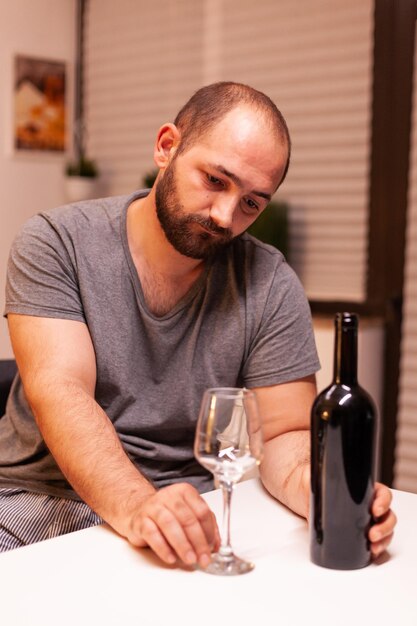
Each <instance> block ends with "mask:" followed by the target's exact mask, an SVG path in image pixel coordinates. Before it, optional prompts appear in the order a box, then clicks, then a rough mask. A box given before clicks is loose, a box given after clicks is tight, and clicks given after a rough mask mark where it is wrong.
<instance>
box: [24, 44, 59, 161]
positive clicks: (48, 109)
mask: <svg viewBox="0 0 417 626" xmlns="http://www.w3.org/2000/svg"><path fill="white" fill-rule="evenodd" d="M65 91H66V66H65V63H63V62H62V61H54V60H49V59H39V58H35V57H30V56H23V55H16V56H15V58H14V130H13V143H14V149H15V150H16V151H18V152H23V151H30V152H32V151H42V152H55V153H61V152H64V151H65V149H66V143H67V129H66V93H65Z"/></svg>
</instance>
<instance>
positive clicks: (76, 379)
mask: <svg viewBox="0 0 417 626" xmlns="http://www.w3.org/2000/svg"><path fill="white" fill-rule="evenodd" d="M289 157H290V139H289V135H288V130H287V127H286V125H285V121H284V119H283V118H282V115H281V114H280V112H279V111H278V109H277V108H276V107H275V105H274V104H273V103H272V102H271V101H270V100H269V98H267V97H266V96H265V95H264V94H261V93H259V92H257V91H255V90H253V89H251V88H250V87H247V86H245V85H240V84H235V83H217V84H215V85H211V86H208V87H205V88H203V89H201V90H199V91H198V92H197V93H196V94H195V95H194V96H193V98H191V100H190V101H189V102H188V103H187V104H186V105H185V106H184V107H183V109H182V110H181V111H180V113H179V114H178V116H177V118H176V120H175V123H174V124H171V123H169V124H164V125H163V126H162V127H161V128H160V129H159V132H158V136H157V139H156V144H155V150H154V160H155V163H156V165H157V166H158V168H159V173H158V177H157V180H156V183H155V185H154V187H153V188H152V190H151V191H150V192H149V193H148V192H138V193H136V194H133V195H132V196H130V197H126V198H125V197H122V198H112V199H105V200H99V201H96V202H84V203H79V204H77V205H71V206H67V207H61V208H60V209H56V210H54V211H49V212H46V213H43V214H41V215H38V216H35V217H34V218H32V219H31V220H29V222H28V223H27V224H26V225H25V227H24V228H23V230H22V232H21V233H20V235H19V236H18V238H17V240H16V242H15V244H14V246H13V248H12V251H11V255H10V265H9V275H8V287H7V302H6V314H7V317H8V323H9V329H10V336H11V340H12V344H13V348H14V352H15V355H16V360H17V363H18V366H19V372H20V377H21V378H17V380H16V381H15V383H14V387H13V390H12V398H11V401H10V403H9V407H8V411H7V415H6V416H5V417H4V418H3V419H2V420H0V486H1V487H2V490H1V492H0V507H1V508H2V514H1V515H2V516H1V519H2V520H4V519H6V518H7V520H8V521H7V523H5V522H2V523H3V527H4V529H3V533H1V532H0V537H1V535H3V539H0V543H1V542H2V543H3V546H5V547H4V548H3V549H7V548H10V547H15V546H16V545H22V544H24V543H27V542H29V541H36V540H39V539H40V538H43V537H44V536H51V534H56V533H60V532H68V531H69V530H72V529H74V528H78V527H80V526H82V525H85V526H88V525H91V524H93V523H98V522H99V521H101V519H104V520H105V521H107V522H108V523H109V524H110V525H111V526H112V527H113V528H114V529H115V530H116V531H117V532H118V533H120V534H121V535H123V536H124V537H126V538H127V539H128V540H129V541H130V542H131V543H132V544H133V545H135V546H149V547H151V548H152V549H153V550H154V552H155V553H156V554H157V555H158V556H159V557H160V558H161V559H162V560H163V561H164V562H166V563H174V562H175V561H176V560H178V559H180V560H181V561H183V562H184V563H186V564H189V565H193V564H196V563H198V564H199V565H200V566H201V567H205V566H206V565H207V563H208V562H209V560H210V552H211V551H212V550H213V548H215V547H216V546H217V545H218V542H219V534H218V529H217V526H216V523H215V520H214V516H213V515H212V513H211V512H210V510H209V509H208V507H207V505H206V504H205V501H204V500H203V499H202V498H201V496H200V495H199V491H200V492H201V491H204V490H207V489H209V488H210V486H211V476H210V475H209V474H208V473H207V472H206V471H205V470H204V469H203V468H202V467H200V466H199V465H198V463H197V462H196V461H195V459H194V457H193V451H192V444H193V436H194V429H195V424H196V418H197V413H198V407H199V403H200V400H201V396H202V393H203V391H204V389H205V388H207V387H213V386H243V385H245V386H247V387H250V388H253V389H255V390H256V392H257V396H258V400H259V405H260V410H261V414H262V416H263V420H264V426H265V431H264V434H265V441H266V443H265V458H264V461H263V464H262V466H261V476H262V480H263V482H264V484H265V486H266V488H267V489H268V490H269V491H270V492H271V493H272V494H273V495H274V496H275V497H276V498H277V499H279V500H280V501H281V502H283V503H284V504H285V505H287V506H289V507H290V508H291V509H292V510H294V511H296V512H297V513H299V514H300V515H303V516H305V517H307V516H308V494H309V435H308V428H309V412H310V407H311V404H312V401H313V399H314V397H315V394H316V387H315V377H314V374H315V371H316V370H317V369H318V362H317V355H316V351H315V346H314V340H313V334H312V330H311V320H310V313H309V309H308V305H307V302H306V299H305V296H304V294H303V292H302V289H301V287H300V284H299V282H298V280H297V278H296V277H295V275H294V273H293V272H292V271H291V269H290V268H289V267H288V266H287V265H286V263H285V261H284V259H283V258H282V255H281V254H280V253H279V252H278V251H276V250H274V249H272V248H270V247H268V246H265V245H264V244H261V243H260V242H257V241H256V240H254V239H253V238H251V237H249V236H248V235H246V234H243V233H244V231H245V230H246V229H247V228H248V227H249V226H250V224H251V223H252V222H253V221H254V220H255V219H256V217H257V216H258V215H259V214H260V213H261V212H262V211H263V210H264V208H265V207H266V205H267V204H268V201H269V200H270V198H271V196H272V195H273V193H274V192H275V191H276V189H277V188H278V186H279V185H280V184H281V182H282V180H283V178H284V177H285V173H286V171H287V168H288V163H289ZM390 501H391V495H390V492H389V490H388V489H387V488H386V487H384V486H382V485H378V486H377V489H376V498H375V502H374V505H373V513H374V515H375V516H376V517H378V518H379V523H377V524H376V525H375V526H374V527H373V528H372V530H371V531H370V534H369V537H370V540H371V542H372V550H373V553H374V554H378V553H379V552H381V551H382V550H383V549H384V548H385V547H386V546H387V545H388V543H389V541H390V539H391V535H392V532H393V528H394V525H395V516H394V514H393V513H392V512H391V511H390V508H389V507H390ZM40 502H41V504H40ZM58 505H59V507H62V509H63V511H64V512H61V513H60V515H61V518H63V519H64V520H65V523H62V522H59V521H58V518H59V515H57V514H56V513H55V511H56V507H57V506H58ZM39 506H42V507H43V510H44V511H47V514H45V513H44V514H43V516H42V517H43V518H45V519H47V526H46V527H44V525H43V524H42V528H41V529H38V528H37V527H36V528H35V530H36V532H34V527H35V526H36V524H38V519H39V515H37V510H36V507H39ZM16 511H18V512H19V514H18V515H17V513H16ZM16 517H18V519H19V524H18V525H17V526H18V528H16V521H15V520H16ZM61 518H59V519H61ZM22 519H24V520H25V522H24V523H22V521H21V520H22Z"/></svg>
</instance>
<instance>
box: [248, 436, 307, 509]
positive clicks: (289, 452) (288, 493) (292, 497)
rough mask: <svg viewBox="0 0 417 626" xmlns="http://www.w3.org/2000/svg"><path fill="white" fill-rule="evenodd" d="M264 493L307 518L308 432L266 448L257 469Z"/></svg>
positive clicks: (267, 444)
mask: <svg viewBox="0 0 417 626" xmlns="http://www.w3.org/2000/svg"><path fill="white" fill-rule="evenodd" d="M260 474H261V479H262V482H263V484H264V486H265V487H266V489H267V490H268V491H269V492H270V493H271V495H273V496H274V497H275V498H277V500H279V501H280V502H282V503H283V504H285V505H286V506H288V507H289V508H290V509H291V510H293V511H294V512H295V513H298V514H299V515H302V516H303V517H306V518H307V517H308V510H309V487H310V485H309V481H310V432H309V431H307V430H302V431H293V432H289V433H284V434H282V435H280V436H279V437H275V438H274V439H271V440H270V441H268V442H266V444H265V454H264V459H263V461H262V463H261V467H260Z"/></svg>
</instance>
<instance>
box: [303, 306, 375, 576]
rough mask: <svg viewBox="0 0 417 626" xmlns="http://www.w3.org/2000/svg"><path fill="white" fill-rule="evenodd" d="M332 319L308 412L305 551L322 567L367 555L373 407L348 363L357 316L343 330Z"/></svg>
mask: <svg viewBox="0 0 417 626" xmlns="http://www.w3.org/2000/svg"><path fill="white" fill-rule="evenodd" d="M338 315H339V316H342V315H348V314H338ZM354 321H355V320H354ZM337 323H339V329H338V328H336V341H335V376H334V380H333V383H332V384H331V385H330V386H329V387H327V388H326V389H325V390H324V391H322V392H321V393H320V394H319V395H318V396H317V398H316V400H315V402H314V404H313V407H312V413H311V505H310V554H311V560H312V561H313V562H314V563H316V564H317V565H321V566H323V567H329V568H332V569H357V568H360V567H365V566H366V565H368V564H369V562H370V558H371V555H370V549H369V541H368V531H369V528H370V526H371V521H372V515H371V505H372V500H373V494H374V479H375V475H374V474H375V443H376V411H375V407H374V403H373V401H372V399H371V397H370V396H369V394H368V393H367V392H366V391H365V390H364V389H362V388H361V387H360V386H359V384H358V383H357V378H356V363H353V364H352V362H351V360H352V358H353V359H356V354H357V352H356V351H357V347H356V345H355V343H356V341H357V336H356V333H355V332H354V331H355V329H356V331H357V320H356V322H355V323H356V327H355V328H351V327H348V328H347V329H345V331H343V329H342V324H343V319H342V320H341V319H339V320H336V325H337ZM343 332H345V335H346V336H345V337H343ZM338 333H339V334H338ZM349 334H350V335H351V336H349ZM343 360H344V361H345V363H344V364H343V362H342V361H343ZM344 374H346V376H345V379H344Z"/></svg>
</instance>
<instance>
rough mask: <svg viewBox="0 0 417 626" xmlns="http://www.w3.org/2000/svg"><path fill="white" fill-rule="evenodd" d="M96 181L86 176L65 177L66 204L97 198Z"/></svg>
mask: <svg viewBox="0 0 417 626" xmlns="http://www.w3.org/2000/svg"><path fill="white" fill-rule="evenodd" d="M98 195H99V192H98V180H97V178H88V177H86V176H66V177H65V196H66V199H67V200H68V202H78V201H79V200H90V199H91V198H97V197H98Z"/></svg>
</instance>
